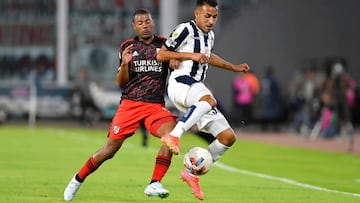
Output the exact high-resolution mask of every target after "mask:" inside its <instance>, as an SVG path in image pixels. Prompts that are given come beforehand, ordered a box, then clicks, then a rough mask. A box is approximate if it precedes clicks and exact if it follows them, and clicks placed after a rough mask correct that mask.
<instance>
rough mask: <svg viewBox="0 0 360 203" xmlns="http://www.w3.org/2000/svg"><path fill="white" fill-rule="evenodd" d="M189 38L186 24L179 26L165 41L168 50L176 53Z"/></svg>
mask: <svg viewBox="0 0 360 203" xmlns="http://www.w3.org/2000/svg"><path fill="white" fill-rule="evenodd" d="M188 36H189V29H188V28H187V26H186V24H185V23H182V24H179V25H178V26H177V27H176V28H175V30H174V31H173V32H172V33H171V34H170V37H169V38H168V39H167V40H166V41H165V44H164V45H165V47H166V48H167V49H168V50H171V51H175V50H176V49H177V48H178V47H179V46H180V45H181V44H182V43H183V42H184V41H185V39H186V38H187V37H188Z"/></svg>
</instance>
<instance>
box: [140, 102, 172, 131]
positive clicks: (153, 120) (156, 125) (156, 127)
mask: <svg viewBox="0 0 360 203" xmlns="http://www.w3.org/2000/svg"><path fill="white" fill-rule="evenodd" d="M176 118H177V117H176V116H175V115H173V114H172V113H171V112H170V111H169V110H167V109H166V108H165V107H163V106H160V108H159V106H154V108H153V111H152V113H151V114H150V115H149V116H147V117H146V118H145V120H144V125H145V128H146V129H147V130H148V131H149V132H150V133H151V134H152V135H153V136H157V137H161V136H163V135H164V134H168V133H170V131H171V130H172V129H173V128H174V127H175V125H176Z"/></svg>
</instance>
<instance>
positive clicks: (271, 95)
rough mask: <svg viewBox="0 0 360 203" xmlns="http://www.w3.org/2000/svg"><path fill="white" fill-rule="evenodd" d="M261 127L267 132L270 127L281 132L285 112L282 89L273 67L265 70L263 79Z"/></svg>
mask: <svg viewBox="0 0 360 203" xmlns="http://www.w3.org/2000/svg"><path fill="white" fill-rule="evenodd" d="M259 99H260V101H261V107H260V108H261V126H262V129H263V130H265V131H267V130H268V127H270V126H273V127H274V128H273V129H274V130H275V131H278V130H279V122H280V119H281V115H282V112H283V105H282V101H281V94H280V87H279V83H278V81H277V79H276V78H275V76H274V69H273V67H271V66H269V67H267V69H266V70H265V75H264V77H263V78H262V79H261V91H260V98H259Z"/></svg>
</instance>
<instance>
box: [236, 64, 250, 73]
mask: <svg viewBox="0 0 360 203" xmlns="http://www.w3.org/2000/svg"><path fill="white" fill-rule="evenodd" d="M249 70H250V66H249V65H248V64H246V63H242V64H239V65H236V66H235V67H234V71H235V72H243V73H246V72H248V71H249Z"/></svg>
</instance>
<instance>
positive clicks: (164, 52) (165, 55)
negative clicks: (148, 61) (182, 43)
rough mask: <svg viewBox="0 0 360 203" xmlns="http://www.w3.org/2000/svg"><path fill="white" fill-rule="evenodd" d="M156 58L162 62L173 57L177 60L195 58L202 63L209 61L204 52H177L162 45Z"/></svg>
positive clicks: (194, 59)
mask: <svg viewBox="0 0 360 203" xmlns="http://www.w3.org/2000/svg"><path fill="white" fill-rule="evenodd" d="M156 59H157V60H158V61H161V62H168V61H170V60H171V59H176V60H180V61H183V60H193V61H198V62H200V63H207V61H208V58H207V57H206V55H205V54H202V53H193V52H176V51H172V50H169V49H167V48H166V47H165V46H162V47H161V48H160V50H159V52H158V53H157V55H156Z"/></svg>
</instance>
